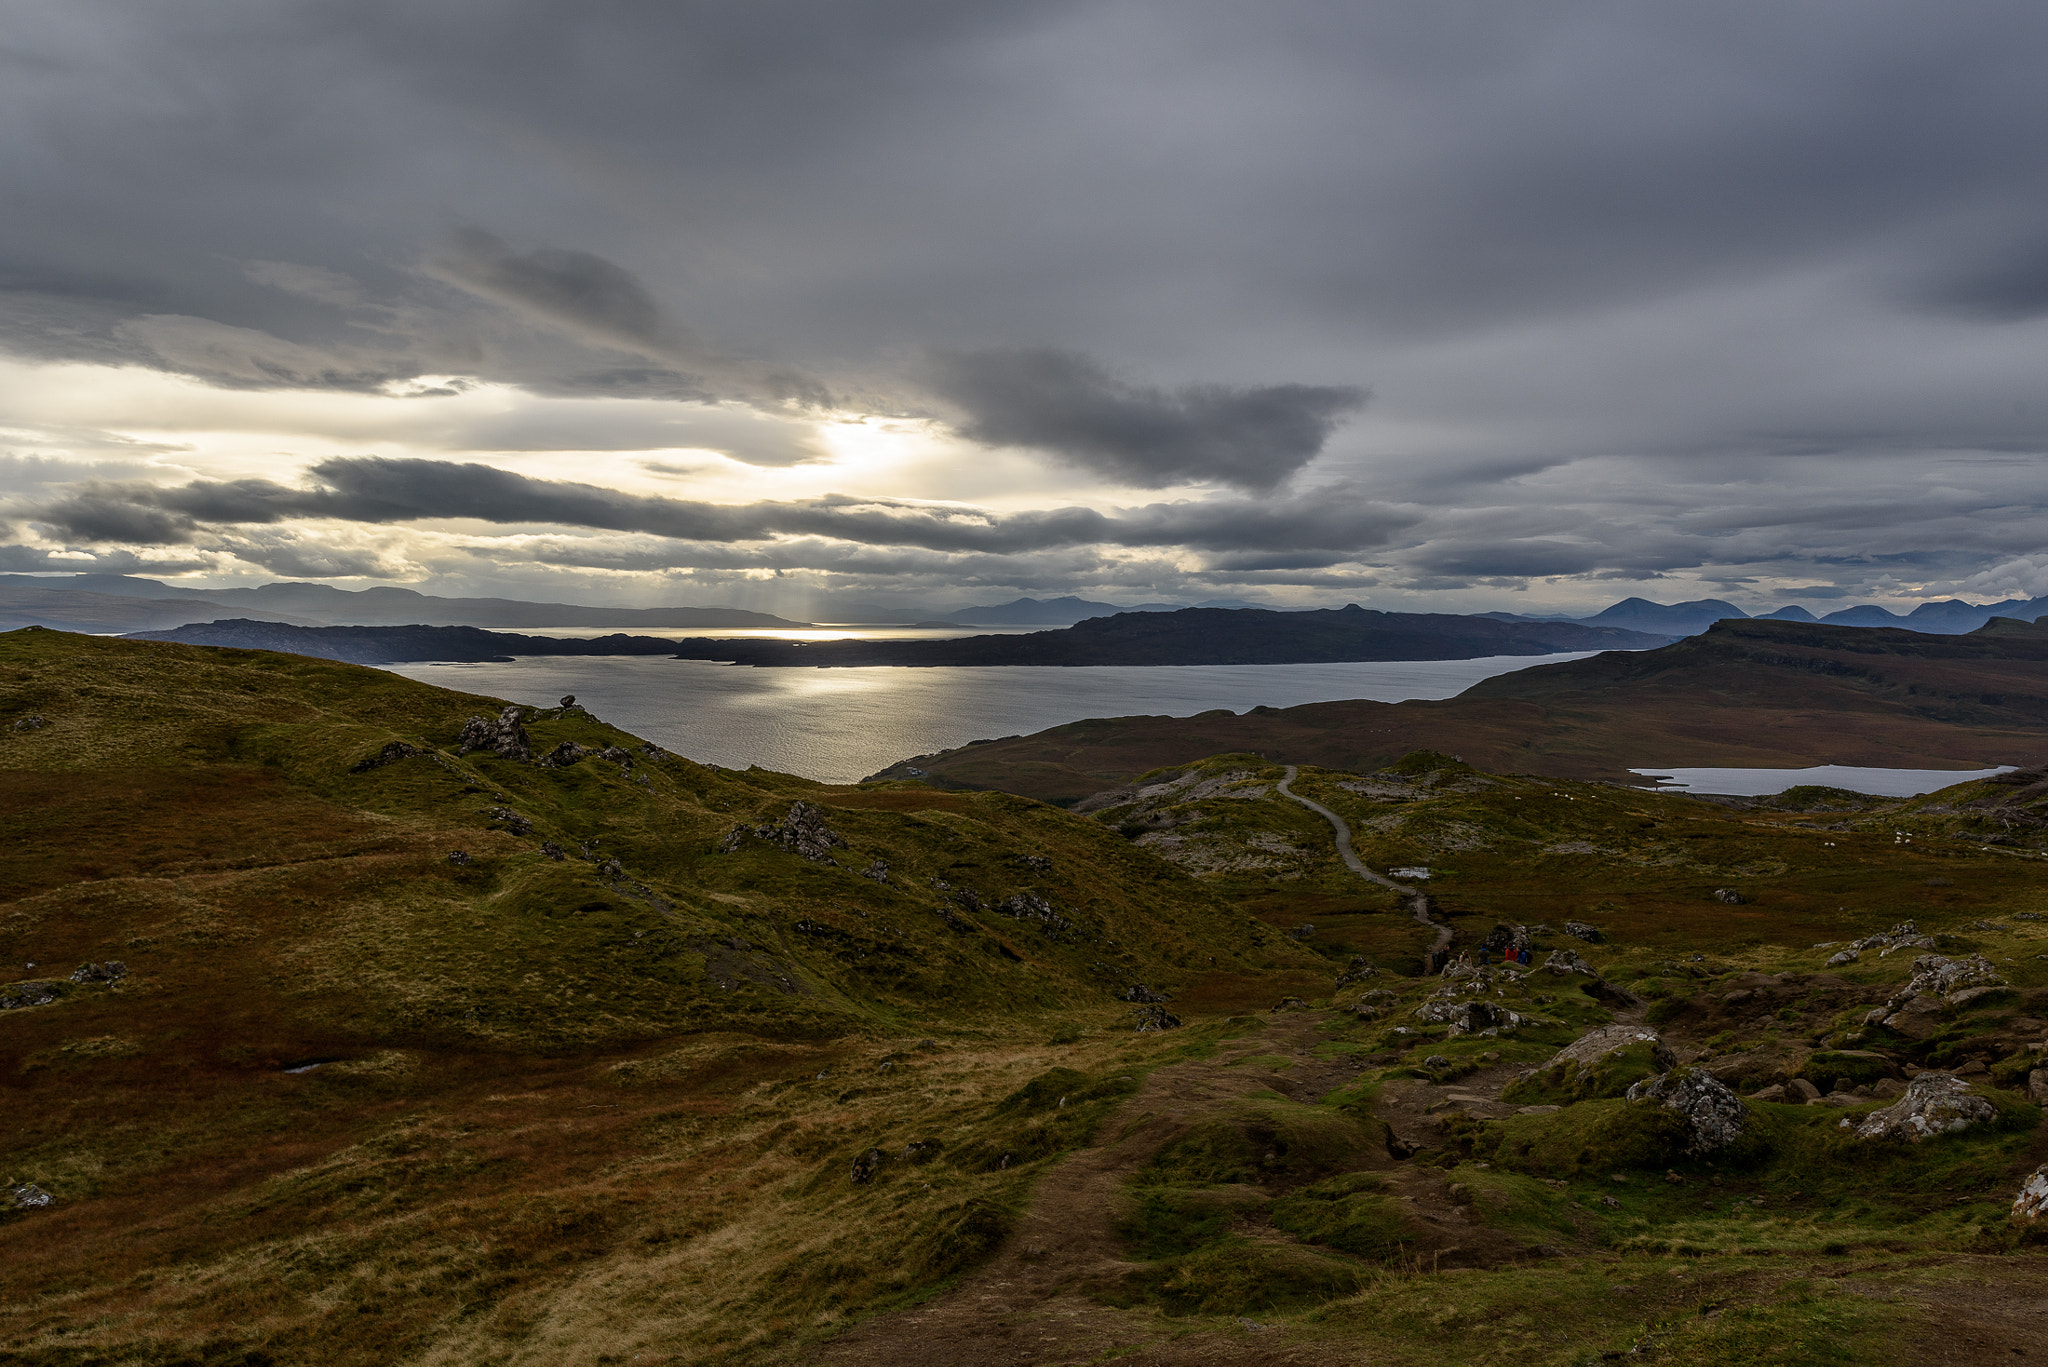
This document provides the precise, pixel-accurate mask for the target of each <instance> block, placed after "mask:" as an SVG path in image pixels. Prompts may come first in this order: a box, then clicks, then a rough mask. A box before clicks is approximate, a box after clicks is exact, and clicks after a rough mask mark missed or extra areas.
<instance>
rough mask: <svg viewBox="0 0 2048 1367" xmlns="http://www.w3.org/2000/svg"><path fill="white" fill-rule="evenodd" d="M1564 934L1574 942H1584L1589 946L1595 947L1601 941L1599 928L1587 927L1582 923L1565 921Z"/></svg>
mask: <svg viewBox="0 0 2048 1367" xmlns="http://www.w3.org/2000/svg"><path fill="white" fill-rule="evenodd" d="M1564 933H1565V934H1567V935H1569V936H1571V937H1572V938H1573V939H1574V940H1584V941H1585V942H1586V943H1587V944H1589V945H1597V944H1599V943H1600V940H1601V935H1600V927H1598V926H1589V925H1587V924H1586V923H1585V922H1584V921H1566V922H1565V923H1564Z"/></svg>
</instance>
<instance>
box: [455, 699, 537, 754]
mask: <svg viewBox="0 0 2048 1367" xmlns="http://www.w3.org/2000/svg"><path fill="white" fill-rule="evenodd" d="M525 716H526V709H525V708H523V707H508V708H506V709H505V710H504V711H503V712H500V713H499V714H498V717H497V720H495V721H493V720H492V719H491V718H489V717H471V718H470V719H469V720H468V721H466V722H464V723H463V724H462V735H461V737H460V738H459V739H458V740H457V741H456V743H455V749H456V753H457V754H463V755H466V754H468V753H469V752H470V751H472V750H489V751H490V752H491V753H492V754H494V755H497V756H498V757H499V758H500V759H509V760H513V761H516V762H517V763H520V764H530V763H532V762H533V742H532V740H531V739H529V738H528V736H527V734H526V728H525V727H523V726H521V725H520V724H519V723H520V721H521V719H522V718H524V717H525Z"/></svg>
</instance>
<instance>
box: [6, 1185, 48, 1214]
mask: <svg viewBox="0 0 2048 1367" xmlns="http://www.w3.org/2000/svg"><path fill="white" fill-rule="evenodd" d="M7 1198H8V1204H9V1205H10V1206H12V1207H13V1208H14V1209H15V1210H48V1209H49V1208H50V1207H51V1206H54V1205H56V1204H57V1198H56V1197H54V1196H52V1195H50V1193H49V1192H47V1191H44V1190H43V1189H42V1188H41V1187H39V1186H37V1185H36V1184H35V1183H33V1182H24V1183H22V1184H21V1185H20V1186H18V1187H15V1188H14V1189H13V1190H12V1191H10V1192H8V1194H7Z"/></svg>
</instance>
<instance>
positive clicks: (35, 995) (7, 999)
mask: <svg viewBox="0 0 2048 1367" xmlns="http://www.w3.org/2000/svg"><path fill="white" fill-rule="evenodd" d="M61 995H63V993H62V991H61V990H60V989H59V988H58V986H57V984H55V983H53V982H39V981H35V980H33V979H32V980H30V981H28V982H22V983H4V984H0V1011H18V1010H20V1009H21V1008H23V1007H25V1006H47V1005H49V1004H50V1003H51V1002H53V1001H55V1000H57V998H58V997H60V996H61Z"/></svg>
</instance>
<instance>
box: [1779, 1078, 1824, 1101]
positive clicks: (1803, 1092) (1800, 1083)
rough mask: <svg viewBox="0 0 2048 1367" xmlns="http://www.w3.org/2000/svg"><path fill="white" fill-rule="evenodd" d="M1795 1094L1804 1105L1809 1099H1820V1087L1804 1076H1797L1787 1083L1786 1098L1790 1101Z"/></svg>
mask: <svg viewBox="0 0 2048 1367" xmlns="http://www.w3.org/2000/svg"><path fill="white" fill-rule="evenodd" d="M1794 1096H1797V1097H1798V1098H1799V1101H1800V1103H1801V1104H1802V1105H1803V1104H1805V1103H1806V1102H1809V1101H1818V1100H1820V1088H1818V1087H1816V1086H1814V1085H1813V1084H1812V1083H1811V1082H1808V1081H1807V1080H1806V1079H1805V1078H1803V1077H1795V1078H1793V1079H1792V1080H1791V1081H1790V1082H1787V1083H1786V1084H1785V1099H1786V1100H1787V1101H1790V1100H1792V1098H1793V1097H1794Z"/></svg>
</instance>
